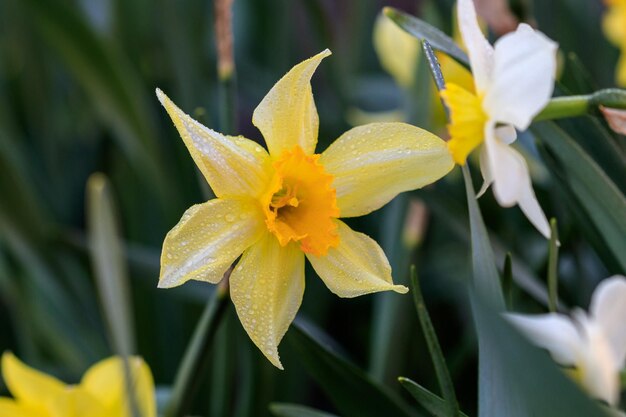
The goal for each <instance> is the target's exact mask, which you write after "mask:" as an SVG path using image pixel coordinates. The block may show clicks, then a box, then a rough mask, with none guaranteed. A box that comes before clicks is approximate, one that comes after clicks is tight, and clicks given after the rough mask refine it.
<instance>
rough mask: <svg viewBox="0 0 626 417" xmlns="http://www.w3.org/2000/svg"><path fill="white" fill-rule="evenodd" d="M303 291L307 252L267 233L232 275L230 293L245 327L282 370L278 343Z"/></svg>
mask: <svg viewBox="0 0 626 417" xmlns="http://www.w3.org/2000/svg"><path fill="white" fill-rule="evenodd" d="M303 293H304V255H303V253H302V251H301V250H300V249H299V248H298V245H297V244H295V243H290V244H288V245H287V246H285V247H282V246H280V244H279V243H278V240H277V239H276V237H274V235H271V234H267V235H265V236H264V237H263V238H262V239H261V240H260V241H259V242H257V243H256V244H254V245H253V246H252V247H251V248H249V249H248V250H247V251H245V252H244V254H243V256H242V257H241V260H240V261H239V263H238V265H237V267H236V268H235V270H234V271H233V273H232V275H231V276H230V296H231V298H232V300H233V303H234V304H235V308H236V309H237V315H238V316H239V320H240V321H241V324H242V325H243V328H244V329H245V330H246V332H247V333H248V336H250V339H252V341H253V342H254V344H255V345H256V346H257V347H258V348H259V349H260V350H261V352H263V354H264V355H265V357H267V359H269V361H270V362H272V364H274V366H276V367H277V368H279V369H283V366H282V364H281V363H280V359H279V356H278V344H279V343H280V341H281V339H282V338H283V336H284V335H285V332H287V329H288V328H289V324H291V322H292V321H293V319H294V317H295V316H296V313H297V312H298V309H299V308H300V303H301V302H302V295H303Z"/></svg>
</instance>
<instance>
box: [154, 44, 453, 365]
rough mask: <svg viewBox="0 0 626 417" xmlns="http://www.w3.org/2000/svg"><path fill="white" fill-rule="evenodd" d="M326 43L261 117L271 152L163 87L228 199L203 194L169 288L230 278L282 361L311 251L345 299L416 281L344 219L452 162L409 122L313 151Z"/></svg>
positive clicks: (288, 78)
mask: <svg viewBox="0 0 626 417" xmlns="http://www.w3.org/2000/svg"><path fill="white" fill-rule="evenodd" d="M328 55H330V51H328V50H325V51H323V52H321V53H319V54H318V55H316V56H314V57H312V58H310V59H308V60H306V61H304V62H302V63H300V64H298V65H296V66H295V67H293V68H292V69H291V70H290V71H289V72H288V73H287V74H286V75H285V76H284V77H283V78H282V79H281V80H279V81H278V82H277V83H276V84H275V85H274V87H273V88H272V89H271V90H270V92H269V93H268V94H267V95H266V96H265V98H264V99H263V100H262V101H261V103H260V104H259V106H258V107H257V108H256V110H255V111H254V114H253V116H252V122H253V124H254V125H255V126H256V127H257V128H259V130H260V131H261V133H262V134H263V137H264V138H265V142H266V143H267V147H268V150H269V153H268V152H267V151H266V150H265V149H264V148H262V147H261V146H259V145H258V144H257V143H255V142H253V141H251V140H248V139H246V138H244V137H241V136H239V137H230V136H224V135H221V134H220V133H217V132H215V131H213V130H211V129H209V128H207V127H205V126H203V125H201V124H200V123H198V122H197V121H195V120H193V119H192V118H191V117H189V116H188V115H186V114H185V113H183V112H182V111H181V110H180V109H179V108H178V107H176V105H174V103H173V102H172V101H170V99H169V98H168V97H167V96H166V95H165V94H163V92H161V91H160V90H157V96H158V98H159V100H160V101H161V103H162V104H163V106H164V107H165V109H166V110H167V112H168V113H169V115H170V117H171V118H172V120H173V122H174V124H175V125H176V128H177V129H178V131H179V133H180V135H181V136H182V138H183V141H184V142H185V145H186V146H187V148H188V149H189V152H190V153H191V156H192V158H193V159H194V161H195V162H196V164H197V165H198V168H199V169H200V171H201V172H202V173H203V175H204V177H205V178H206V180H207V181H208V182H209V185H210V186H211V188H212V189H213V191H214V192H215V194H216V196H217V197H218V198H216V199H214V200H211V201H208V202H206V203H203V204H198V205H195V206H193V207H191V208H190V209H188V210H187V212H186V213H185V214H184V215H183V217H182V219H181V220H180V222H179V223H178V225H176V226H175V227H174V228H173V229H172V230H171V231H170V232H169V233H168V235H167V236H166V238H165V241H164V243H163V252H162V255H161V276H160V280H159V287H174V286H177V285H180V284H182V283H184V282H186V281H188V280H190V279H194V280H201V281H207V282H211V283H217V282H219V281H220V280H221V279H222V276H223V275H224V273H225V272H226V271H227V270H228V268H229V267H230V266H231V265H232V264H233V262H235V261H236V260H237V259H238V258H239V257H240V256H241V259H240V260H239V262H238V264H237V267H236V268H235V269H234V270H233V272H232V274H231V276H230V289H231V297H232V300H233V303H234V304H235V308H236V310H237V314H238V316H239V319H240V320H241V323H242V325H243V327H244V328H245V330H246V332H247V333H248V335H249V336H250V338H251V339H252V341H253V342H254V343H255V344H256V346H257V347H258V348H259V349H260V350H261V351H262V352H263V354H264V355H265V356H266V357H267V358H268V359H269V360H270V361H271V362H272V363H273V364H274V365H275V366H277V367H278V368H281V369H282V365H281V363H280V360H279V356H278V344H279V343H280V340H281V339H282V337H283V336H284V334H285V332H286V331H287V328H288V327H289V324H290V323H291V322H292V321H293V319H294V317H295V315H296V312H297V311H298V309H299V307H300V303H301V301H302V295H303V292H304V258H305V256H306V258H307V259H308V260H309V262H310V263H311V264H312V265H313V268H314V269H315V271H316V272H317V274H318V275H319V276H320V278H321V279H322V280H323V281H324V283H325V284H326V286H327V287H328V288H329V289H330V290H331V291H332V292H333V293H335V294H337V295H339V296H340V297H355V296H358V295H362V294H368V293H372V292H377V291H386V290H393V291H397V292H400V293H404V292H406V291H407V288H405V287H404V286H401V285H394V284H393V282H392V278H391V268H390V266H389V262H388V261H387V258H386V257H385V254H384V253H383V251H382V249H381V248H380V247H379V246H378V244H377V243H376V242H374V240H372V239H371V238H369V237H368V236H366V235H364V234H362V233H357V232H354V231H353V230H351V229H350V228H349V227H348V226H347V225H346V224H345V223H343V222H341V221H340V220H338V217H340V216H341V217H356V216H362V215H364V214H367V213H370V212H372V211H374V210H376V209H378V208H380V207H381V206H383V205H384V204H386V203H387V202H389V201H390V200H391V199H392V198H393V197H395V196H396V195H397V194H398V193H401V192H403V191H407V190H413V189H416V188H419V187H422V186H424V185H426V184H430V183H432V182H434V181H436V180H437V179H439V178H441V177H442V176H443V175H445V174H446V173H447V172H448V171H450V169H452V167H453V165H454V164H453V162H452V159H451V158H450V156H449V154H448V152H447V149H446V145H445V143H444V142H443V141H442V140H441V139H440V138H438V137H436V136H435V135H433V134H431V133H429V132H426V131H424V130H422V129H419V128H416V127H413V126H410V125H407V124H403V123H372V124H369V125H365V126H360V127H356V128H354V129H351V130H349V131H348V132H346V133H344V134H343V135H342V136H341V137H340V138H339V139H337V140H336V141H335V142H334V143H333V144H332V145H331V146H330V147H329V148H328V149H326V150H325V151H324V152H323V153H321V154H315V153H314V152H315V147H316V144H317V131H318V124H319V121H318V115H317V110H316V108H315V102H314V100H313V94H312V91H311V84H310V80H311V77H312V75H313V73H314V72H315V70H316V68H317V66H318V65H319V63H320V62H321V61H322V59H323V58H325V57H327V56H328Z"/></svg>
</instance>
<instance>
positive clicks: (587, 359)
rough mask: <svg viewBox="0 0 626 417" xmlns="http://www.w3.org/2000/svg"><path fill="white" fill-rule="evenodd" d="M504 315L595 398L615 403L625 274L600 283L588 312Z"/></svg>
mask: <svg viewBox="0 0 626 417" xmlns="http://www.w3.org/2000/svg"><path fill="white" fill-rule="evenodd" d="M507 318H508V319H509V320H510V321H511V322H512V323H513V324H514V325H515V326H516V327H517V328H518V329H519V330H520V331H521V332H522V333H524V334H525V335H526V336H528V338H529V339H531V340H532V341H533V342H534V343H535V344H536V345H537V346H539V347H542V348H545V349H547V350H548V351H549V352H550V353H551V355H552V357H553V358H554V360H555V361H556V362H558V363H559V364H561V365H563V366H565V367H568V368H569V367H571V368H572V369H571V372H569V374H570V375H571V376H572V377H573V378H574V379H576V380H577V381H578V382H579V383H580V384H581V385H582V386H583V387H584V388H585V389H586V390H587V391H588V392H589V393H590V394H591V395H592V396H593V397H594V398H597V399H600V400H603V401H606V402H607V403H608V404H609V405H612V406H614V405H616V404H617V403H618V401H619V393H620V376H619V374H620V370H621V369H622V368H624V364H625V363H624V362H625V360H626V278H625V277H623V276H618V275H616V276H613V277H611V278H607V279H605V280H604V281H602V282H601V283H600V285H598V287H597V288H596V290H595V292H594V293H593V296H592V299H591V305H590V306H589V314H587V313H585V312H584V311H582V310H580V309H576V310H574V311H573V313H572V315H571V317H567V316H565V315H562V314H557V313H550V314H542V315H537V316H526V315H521V314H507Z"/></svg>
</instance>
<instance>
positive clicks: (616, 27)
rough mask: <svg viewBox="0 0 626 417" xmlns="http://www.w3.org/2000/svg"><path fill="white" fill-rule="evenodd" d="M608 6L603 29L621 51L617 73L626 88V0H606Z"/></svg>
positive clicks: (618, 82) (618, 78) (616, 75)
mask: <svg viewBox="0 0 626 417" xmlns="http://www.w3.org/2000/svg"><path fill="white" fill-rule="evenodd" d="M605 3H606V5H607V6H608V9H607V12H606V14H605V15H604V20H603V22H602V28H603V29H604V33H605V34H606V37H607V38H608V39H609V40H610V41H611V42H612V43H613V44H615V45H616V46H617V47H618V48H620V50H621V54H620V58H619V61H618V63H617V70H616V71H615V79H616V81H617V84H618V85H621V86H622V87H626V0H605Z"/></svg>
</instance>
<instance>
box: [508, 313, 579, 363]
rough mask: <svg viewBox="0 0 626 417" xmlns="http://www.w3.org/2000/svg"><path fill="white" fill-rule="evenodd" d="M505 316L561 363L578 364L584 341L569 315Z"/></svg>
mask: <svg viewBox="0 0 626 417" xmlns="http://www.w3.org/2000/svg"><path fill="white" fill-rule="evenodd" d="M505 317H506V318H507V319H508V320H509V321H510V322H511V323H512V324H513V325H514V326H515V327H516V328H517V329H518V330H519V331H520V332H521V333H523V334H524V335H525V336H526V337H528V339H529V340H531V341H532V342H533V344H535V345H537V346H539V347H541V348H543V349H547V350H548V351H549V352H550V354H551V355H552V357H553V358H554V360H555V361H556V362H558V363H559V364H561V365H564V366H572V365H577V364H578V358H579V351H580V349H581V348H582V347H581V344H582V343H583V341H582V340H581V337H580V335H579V334H578V332H577V331H576V328H575V327H574V324H573V323H572V321H571V320H570V319H569V318H568V317H566V316H563V315H561V314H555V313H551V314H541V315H537V316H526V315H522V314H505Z"/></svg>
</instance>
